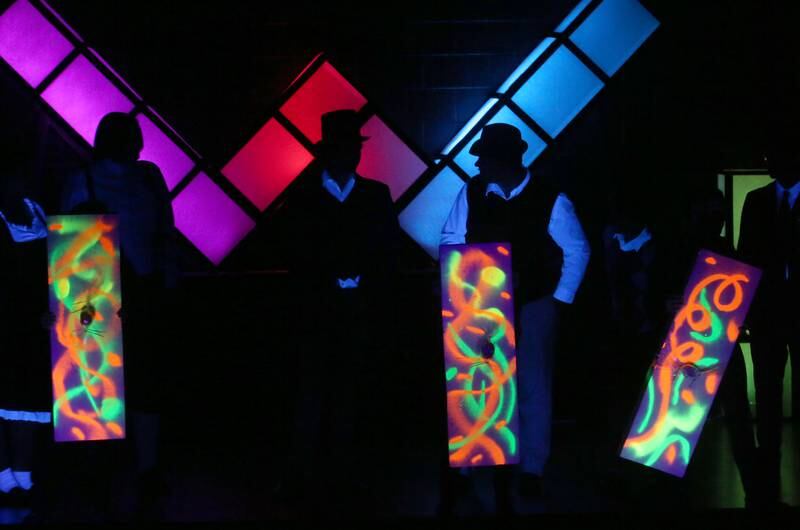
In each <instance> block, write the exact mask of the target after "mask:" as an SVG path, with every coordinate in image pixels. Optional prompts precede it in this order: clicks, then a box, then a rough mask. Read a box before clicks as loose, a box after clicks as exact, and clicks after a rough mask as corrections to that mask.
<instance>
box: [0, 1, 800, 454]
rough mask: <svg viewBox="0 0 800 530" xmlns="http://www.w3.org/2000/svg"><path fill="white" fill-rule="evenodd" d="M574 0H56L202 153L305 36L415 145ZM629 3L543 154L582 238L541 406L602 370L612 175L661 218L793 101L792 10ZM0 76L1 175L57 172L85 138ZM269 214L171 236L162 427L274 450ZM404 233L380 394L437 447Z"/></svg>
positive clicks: (280, 408) (284, 392) (277, 431)
mask: <svg viewBox="0 0 800 530" xmlns="http://www.w3.org/2000/svg"><path fill="white" fill-rule="evenodd" d="M8 3H9V2H8V1H7V0H2V1H0V7H4V6H5V5H7V4H8ZM574 3H575V2H562V1H543V2H516V3H510V2H509V3H495V2H492V3H488V2H486V3H483V4H477V3H475V4H462V3H459V4H458V5H455V4H454V5H441V4H440V3H436V2H416V1H410V2H405V3H403V4H402V5H394V6H391V10H390V11H387V10H386V9H385V6H384V5H379V4H371V5H362V4H356V3H342V2H335V3H334V2H330V3H328V4H324V5H320V4H317V3H312V2H304V1H293V2H291V3H287V4H286V5H284V6H277V7H276V6H275V5H273V2H194V1H186V0H182V1H175V2H155V1H141V0H139V1H135V2H134V1H115V2H106V1H100V0H53V1H52V5H53V6H54V7H55V9H56V10H57V11H58V12H59V13H61V14H62V15H63V16H64V18H65V19H66V20H67V21H68V22H69V23H70V24H71V25H72V26H74V27H75V28H76V30H77V31H78V32H79V33H80V34H81V35H82V36H83V37H84V38H85V39H86V40H87V41H88V42H89V43H90V45H92V46H93V47H95V48H96V49H97V50H98V51H99V53H100V54H101V55H102V56H104V57H105V58H106V60H108V62H109V63H110V64H112V65H113V66H114V68H115V69H116V70H117V71H118V72H120V73H121V74H122V76H123V77H124V78H125V79H126V80H128V82H129V83H130V84H131V85H132V86H133V87H134V88H135V89H136V90H137V91H138V92H139V93H141V94H143V95H144V97H145V98H146V99H147V100H148V101H149V102H150V103H151V104H152V105H153V106H154V108H156V109H157V110H158V111H159V113H161V114H162V115H163V116H164V117H165V118H166V119H167V121H168V122H170V123H171V124H172V125H173V126H175V127H176V129H177V130H179V131H181V132H182V134H184V135H185V136H186V137H187V139H188V140H189V142H190V143H191V144H193V145H194V146H195V148H196V149H197V150H198V151H200V152H201V153H203V155H204V156H205V157H207V158H208V159H209V160H210V161H211V162H212V163H214V164H216V165H218V166H221V165H222V164H223V163H224V162H225V161H227V160H228V159H229V158H230V157H231V156H232V155H233V154H234V153H235V152H236V150H237V149H238V148H239V147H240V146H241V145H242V144H243V143H244V142H245V141H246V140H247V139H248V138H249V137H250V136H251V135H252V134H253V132H254V131H256V130H257V129H258V128H259V127H260V126H261V125H262V124H263V123H264V121H265V120H266V119H267V117H268V116H269V115H270V113H271V111H272V109H273V105H274V102H275V99H276V98H277V97H278V95H279V94H280V93H281V91H282V90H283V89H284V88H285V87H286V86H287V85H288V84H289V83H290V82H291V80H292V79H293V78H294V77H295V76H296V75H297V74H298V73H299V71H300V70H301V69H302V68H303V67H304V66H305V65H306V64H307V63H308V62H309V61H310V60H311V59H312V58H313V57H314V56H315V55H316V54H317V53H318V52H320V51H325V52H327V53H328V54H329V57H330V58H331V60H332V61H333V63H334V64H335V65H336V67H337V68H339V69H340V70H341V71H342V72H343V73H344V74H345V76H346V77H348V79H350V80H351V81H352V82H353V83H354V84H355V85H356V86H357V87H359V88H360V89H363V91H364V92H365V93H366V94H367V95H368V96H369V98H370V101H371V102H372V103H374V104H375V105H376V106H377V107H378V108H379V109H380V110H381V111H382V112H384V113H385V114H386V115H387V117H388V118H390V119H391V121H392V122H393V123H395V124H397V125H398V127H399V128H400V129H401V130H403V131H404V132H405V133H406V134H407V135H408V136H409V137H410V138H411V139H412V140H413V141H414V142H416V143H417V144H418V145H419V146H420V147H421V148H423V149H424V150H425V151H427V152H428V153H431V154H433V153H436V152H437V151H438V150H439V149H440V148H441V147H442V146H443V145H444V144H445V143H446V142H447V141H448V140H449V138H451V137H452V135H453V134H455V132H456V131H457V130H458V129H459V128H460V127H461V125H463V123H464V122H465V121H466V120H467V119H468V118H469V117H470V116H471V115H472V113H473V112H474V111H475V110H476V109H477V108H478V107H479V106H480V104H481V103H482V102H483V101H485V99H486V97H487V94H488V93H489V92H490V91H491V90H493V89H494V88H496V87H497V86H498V85H499V84H500V83H501V82H502V80H503V79H504V78H505V77H506V76H507V75H508V73H509V72H510V71H511V70H513V68H514V67H515V66H516V65H517V64H518V63H519V62H520V61H521V60H522V59H523V58H524V57H525V55H527V53H528V52H529V51H530V49H532V47H533V46H534V45H536V44H537V43H538V42H539V41H540V40H541V39H542V37H543V36H544V35H545V34H546V33H547V32H548V31H549V30H551V29H552V28H553V27H555V25H556V24H557V23H558V21H559V20H560V19H561V18H563V17H564V16H565V15H566V13H567V12H568V11H569V10H570V9H571V7H572V5H573V4H574ZM643 3H644V4H645V5H646V6H647V7H648V8H650V9H651V11H652V12H653V13H654V14H655V16H656V17H657V18H658V19H659V20H660V21H661V22H662V26H661V27H660V28H659V29H658V30H657V32H656V33H655V35H654V36H653V37H652V38H651V39H650V40H649V41H648V42H647V43H646V44H645V45H644V46H643V47H642V48H641V49H640V51H639V52H637V53H636V54H635V55H634V56H633V58H632V59H631V60H630V61H629V62H628V63H627V64H626V65H625V66H624V68H623V69H622V70H621V71H620V72H619V73H618V74H617V75H615V76H614V78H613V79H612V80H611V83H610V85H609V86H608V87H607V88H606V89H604V90H603V91H602V92H601V93H600V95H599V96H598V97H596V98H595V100H594V101H592V103H591V104H590V105H589V107H588V108H587V109H586V110H585V111H584V112H583V113H582V114H581V115H580V116H579V118H578V119H576V120H575V121H574V122H573V123H572V124H571V125H570V126H569V127H568V128H567V130H566V131H565V132H564V133H563V134H562V135H560V136H559V139H558V141H557V144H556V145H555V147H554V148H551V149H549V150H548V151H547V152H546V154H545V155H544V156H543V157H542V160H541V167H542V170H543V171H547V172H550V173H552V175H553V178H556V179H558V180H559V182H560V183H561V184H562V185H563V186H564V187H565V188H566V189H567V190H568V191H569V192H570V193H571V195H572V196H573V198H574V200H575V202H576V204H577V206H578V209H579V213H580V214H581V216H582V217H583V219H584V222H585V225H586V229H587V232H588V233H589V235H590V238H591V239H592V244H593V247H594V249H595V251H594V258H593V262H592V264H591V266H590V269H589V272H588V274H587V279H586V283H585V285H584V288H583V289H582V291H581V293H580V296H579V299H578V301H577V304H576V307H575V308H574V309H573V311H572V313H571V314H570V315H569V318H568V322H567V326H568V328H569V329H571V330H572V331H576V332H573V333H569V334H566V335H565V339H564V340H563V341H562V346H561V350H560V353H559V364H558V366H557V383H556V413H557V416H558V417H559V418H574V417H576V416H579V415H580V411H581V408H582V405H581V403H582V400H583V398H585V397H586V396H587V395H588V394H589V393H590V389H591V386H592V384H593V381H595V380H596V378H597V373H598V372H597V370H598V369H599V370H608V369H609V368H608V367H609V363H608V359H605V360H604V359H598V358H597V355H598V352H599V351H601V350H602V346H601V345H602V337H603V333H604V330H605V329H606V323H605V321H604V320H603V315H604V314H606V313H607V311H606V307H607V296H606V294H605V285H604V281H603V274H602V261H601V255H600V249H599V245H598V236H599V234H600V231H601V230H602V227H603V223H604V221H605V219H606V218H607V217H608V215H609V204H610V202H609V197H610V195H611V194H612V192H614V191H618V190H628V191H631V190H633V191H632V192H633V193H636V194H639V195H640V196H641V198H642V201H643V203H646V204H649V206H650V207H648V208H647V211H648V212H649V215H650V217H651V218H652V219H651V221H652V222H653V223H656V224H658V225H659V226H661V227H662V229H663V230H664V231H666V233H667V234H668V233H669V232H670V227H671V226H673V224H674V222H675V221H676V219H677V218H678V217H679V216H680V215H681V207H682V204H683V203H684V199H685V196H686V194H687V193H689V192H690V191H689V190H690V189H691V186H692V185H695V184H697V183H698V182H702V183H703V184H705V185H713V181H714V175H715V171H716V170H718V169H721V168H734V167H762V166H763V160H762V154H763V149H762V146H761V138H762V136H763V130H764V128H763V123H764V119H763V117H764V115H765V113H766V112H767V110H766V109H767V108H768V107H769V108H771V109H774V108H776V107H777V108H783V107H785V108H786V111H785V115H786V117H787V120H791V119H792V116H794V114H793V111H791V110H790V109H791V107H792V106H793V104H794V99H795V97H796V96H795V95H796V93H797V77H796V76H797V73H796V72H798V71H800V70H798V68H797V65H798V53H797V52H798V48H797V45H796V44H795V40H794V39H795V37H793V36H791V33H790V29H791V28H789V27H788V24H785V23H784V24H781V23H779V22H780V21H791V20H792V19H795V20H796V18H795V17H794V16H793V13H787V12H783V11H782V10H783V9H784V8H785V4H784V3H775V4H769V5H767V6H764V5H763V4H764V3H762V2H755V1H753V2H739V1H737V2H703V3H700V2H674V1H669V0H661V1H655V0H650V1H644V2H643ZM776 5H779V7H776ZM0 91H1V92H0V100H1V101H2V111H0V137H1V138H2V140H3V141H2V158H0V169H2V171H1V172H0V173H2V174H3V175H4V178H23V179H25V180H26V181H29V182H31V183H33V185H34V187H36V186H37V185H38V186H43V188H44V189H45V190H46V191H52V190H55V189H57V186H58V180H59V176H60V175H62V174H63V173H64V172H65V171H67V170H68V169H69V168H70V167H75V166H77V165H78V164H80V163H81V160H82V159H83V158H84V157H85V152H82V148H81V146H80V145H78V144H75V143H74V142H73V140H71V139H70V137H69V135H65V134H63V132H62V131H60V130H59V128H58V127H57V126H54V125H53V124H52V123H51V122H50V121H49V119H48V118H47V116H46V115H45V114H44V113H42V112H41V106H40V103H38V101H37V98H36V97H35V96H33V95H32V94H31V93H30V91H29V90H28V89H27V87H25V86H23V85H22V83H20V82H19V80H18V79H16V78H15V77H14V76H13V75H11V74H10V73H9V72H8V69H7V67H6V66H5V65H2V66H0ZM12 151H13V152H12ZM4 160H5V161H6V163H4ZM20 160H21V164H19V165H17V168H16V169H13V168H12V167H10V166H12V165H15V164H14V162H16V161H20ZM12 169H13V170H12ZM46 195H47V193H46ZM51 195H52V194H51ZM50 200H52V197H45V202H49V201H50ZM268 232H269V230H268V225H267V226H265V227H263V229H262V230H259V231H257V232H256V233H254V235H253V236H252V237H250V238H248V239H247V240H246V241H245V242H244V243H243V244H242V246H241V248H239V249H237V250H236V251H235V252H234V254H233V255H232V256H231V257H230V259H229V260H228V261H226V262H225V263H224V264H223V267H221V268H220V269H219V270H216V271H215V270H212V269H211V268H210V267H209V265H208V263H207V262H205V261H204V260H203V259H202V257H200V256H199V255H198V254H197V253H196V252H195V251H193V250H192V249H190V248H188V247H187V248H186V249H185V252H184V258H183V259H184V263H183V267H184V271H185V272H186V273H187V276H186V278H185V280H184V283H183V285H182V287H181V290H180V293H181V297H182V301H181V308H180V310H179V311H178V312H176V313H175V314H171V315H168V316H165V318H170V319H171V321H174V328H173V329H174V335H173V336H172V337H170V338H171V339H172V340H170V341H169V343H170V344H172V349H171V350H170V351H168V352H165V359H164V366H163V368H164V370H165V373H167V374H168V380H169V382H170V383H169V387H170V392H169V394H170V401H169V403H168V404H167V409H168V412H169V417H170V422H169V428H168V429H167V432H168V434H169V437H170V439H173V440H175V441H179V442H180V443H183V444H188V445H191V444H199V443H201V442H199V441H198V440H205V441H206V442H210V443H212V444H223V445H224V444H228V445H231V444H238V445H243V446H249V447H251V448H252V447H259V448H270V449H275V448H280V447H283V446H284V443H285V436H284V434H285V427H286V410H287V407H286V405H287V403H288V399H290V396H291V389H292V388H293V381H294V380H295V378H297V377H302V374H297V373H295V372H294V371H293V359H292V358H291V353H290V352H291V348H290V345H291V344H292V342H293V341H297V340H302V337H291V336H287V334H286V332H285V330H286V329H287V325H286V322H287V320H288V319H294V318H302V315H294V314H290V313H287V312H286V310H285V308H286V303H287V300H288V297H289V296H291V293H289V292H287V289H286V287H285V281H284V280H285V278H284V277H283V276H282V275H280V274H272V273H269V272H267V271H268V269H270V268H271V267H272V266H273V265H275V264H276V263H279V262H280V259H279V257H276V256H271V255H270V252H269V247H268V240H269V235H268ZM406 243H407V244H406V253H405V257H404V263H403V264H402V268H403V269H404V270H405V271H406V272H407V274H406V275H405V276H404V278H403V282H404V288H403V289H401V290H400V292H401V293H403V297H402V299H401V300H399V301H398V303H399V304H400V307H402V308H403V309H404V311H403V315H404V322H403V327H404V329H407V330H413V332H411V333H407V334H404V335H403V336H402V337H387V340H389V341H393V342H395V343H397V345H398V349H399V350H401V351H402V352H403V355H404V357H403V362H402V364H401V367H400V368H399V369H398V370H397V371H396V372H395V373H397V374H399V375H398V377H399V378H400V379H401V380H400V381H398V384H397V386H398V389H399V390H398V392H400V395H402V399H403V400H404V403H405V408H406V409H407V410H408V411H414V412H413V413H412V412H408V416H407V417H404V418H402V421H399V422H398V423H399V424H400V425H404V424H409V425H411V424H413V425H414V429H415V432H417V433H420V432H423V433H426V434H424V436H423V437H426V439H428V440H429V442H430V445H431V446H435V445H436V443H437V442H436V440H438V439H441V440H443V439H444V438H443V436H444V435H443V433H442V431H441V429H443V421H444V420H443V416H442V414H443V405H444V399H443V387H442V385H441V374H442V366H441V346H440V342H439V340H440V339H439V336H438V329H439V325H440V324H439V319H438V316H437V314H438V312H437V309H436V308H437V293H436V287H435V286H436V283H437V281H436V272H435V265H434V264H433V263H432V262H431V261H430V260H429V259H428V258H427V257H426V255H425V254H424V253H423V252H422V251H421V250H419V249H418V248H417V247H416V246H415V245H414V244H413V242H411V241H410V240H409V241H407V242H406ZM220 271H223V272H224V273H225V274H219V272H220ZM259 271H260V272H259ZM7 280H8V279H5V281H7ZM308 303H309V307H310V308H312V309H313V300H312V301H309V302H308ZM600 373H602V372H600ZM603 375H608V374H603ZM265 403H267V404H269V406H264V404H265ZM430 404H433V405H434V406H430ZM420 411H421V412H420ZM399 420H400V419H399ZM440 435H441V436H442V438H437V436H440ZM411 438H413V437H412V436H410V435H409V437H408V439H411ZM188 445H187V447H188Z"/></svg>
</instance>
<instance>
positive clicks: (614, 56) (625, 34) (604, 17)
mask: <svg viewBox="0 0 800 530" xmlns="http://www.w3.org/2000/svg"><path fill="white" fill-rule="evenodd" d="M657 27H658V20H656V19H655V17H653V15H651V14H650V12H649V11H647V9H645V8H644V7H642V5H641V4H640V3H639V2H637V1H636V0H605V1H604V2H603V3H602V4H600V5H599V6H598V7H597V9H595V10H594V11H593V12H592V14H591V15H589V17H588V18H587V19H586V20H585V21H584V23H583V24H581V25H580V26H579V27H578V28H577V29H576V30H575V31H574V32H573V33H572V35H571V36H570V40H572V42H574V43H575V44H576V45H577V46H578V47H579V48H580V49H581V50H583V52H584V53H586V55H588V56H589V58H591V59H592V61H594V62H595V63H597V66H599V67H600V68H602V70H603V71H604V72H605V73H606V74H608V75H609V76H611V75H614V73H615V72H616V71H617V70H619V68H620V67H621V66H622V65H623V64H625V61H627V60H628V58H630V56H631V55H633V53H634V52H635V51H636V50H637V49H639V46H641V45H642V43H643V42H644V41H645V40H647V38H648V37H649V36H650V35H651V34H652V33H653V31H655V29H656V28H657Z"/></svg>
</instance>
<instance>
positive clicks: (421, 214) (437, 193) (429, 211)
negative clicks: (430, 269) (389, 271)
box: [398, 167, 465, 259]
mask: <svg viewBox="0 0 800 530" xmlns="http://www.w3.org/2000/svg"><path fill="white" fill-rule="evenodd" d="M464 186H465V184H464V181H463V180H461V179H460V178H458V175H456V174H455V173H454V172H453V170H452V169H450V168H448V167H445V168H444V169H443V170H442V171H440V172H439V174H438V175H436V177H434V179H433V180H432V181H431V182H430V183H429V184H428V185H427V186H425V189H423V190H422V191H421V192H420V193H419V195H417V196H416V197H414V200H413V201H411V203H410V204H409V205H408V206H406V208H405V210H403V211H402V212H401V213H400V215H399V216H398V219H399V221H400V226H402V227H403V230H405V231H406V232H407V233H408V235H410V236H411V237H412V238H413V239H414V241H416V242H417V243H419V244H420V246H422V248H424V249H425V251H426V252H427V253H428V254H430V255H431V256H432V257H433V258H434V259H435V258H438V257H439V240H440V239H441V236H442V227H444V223H445V221H447V216H448V215H450V210H451V209H452V208H453V204H454V203H455V201H456V197H457V196H458V192H460V191H461V188H463V187H464Z"/></svg>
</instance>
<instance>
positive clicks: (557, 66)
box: [511, 46, 603, 138]
mask: <svg viewBox="0 0 800 530" xmlns="http://www.w3.org/2000/svg"><path fill="white" fill-rule="evenodd" d="M602 88H603V82H602V81H600V79H598V78H597V76H596V75H594V74H593V73H592V71H591V70H589V69H588V68H587V67H586V66H585V65H584V64H583V63H582V62H581V61H580V60H579V59H578V58H577V57H575V55H573V54H572V52H570V51H569V50H567V49H566V48H565V47H563V46H561V47H560V48H558V50H556V52H555V53H554V54H553V55H552V56H551V57H550V58H549V59H547V61H545V63H544V64H543V65H542V66H541V68H539V69H538V70H537V71H536V72H535V73H534V74H533V76H532V77H531V78H530V79H528V80H527V81H526V82H525V84H524V85H522V86H521V87H520V89H519V90H518V91H517V93H516V94H514V96H513V97H512V98H511V99H512V100H513V101H514V103H516V104H517V105H519V106H520V108H522V110H524V111H525V112H527V113H528V114H529V115H530V117H531V118H533V119H534V121H536V122H537V123H538V124H539V125H541V126H542V128H543V129H544V130H545V131H546V132H547V134H549V135H550V136H552V137H554V138H555V137H556V136H557V135H558V133H560V132H561V131H562V130H563V129H564V127H566V126H567V124H569V122H570V121H572V119H573V118H574V117H575V116H576V115H577V114H578V113H579V112H580V111H581V109H583V107H585V106H586V104H587V103H589V101H591V99H592V98H593V97H594V95H595V94H597V93H598V92H599V91H600V89H602Z"/></svg>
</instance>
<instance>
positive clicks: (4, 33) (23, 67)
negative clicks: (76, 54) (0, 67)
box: [0, 0, 74, 88]
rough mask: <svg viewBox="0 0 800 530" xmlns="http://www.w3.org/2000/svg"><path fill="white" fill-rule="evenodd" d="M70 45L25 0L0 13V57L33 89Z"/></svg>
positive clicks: (68, 50) (71, 47)
mask: <svg viewBox="0 0 800 530" xmlns="http://www.w3.org/2000/svg"><path fill="white" fill-rule="evenodd" d="M73 48H74V47H73V46H72V44H71V43H70V42H69V40H67V38H66V37H64V36H63V35H62V34H61V32H60V31H58V30H57V29H56V28H55V27H53V25H52V24H50V22H48V21H47V19H45V18H44V16H42V14H41V13H39V11H38V10H37V9H36V8H35V7H33V6H32V5H31V4H30V3H29V2H28V1H27V0H17V1H16V2H14V4H12V5H11V6H10V7H9V8H8V9H6V11H5V12H4V13H3V14H2V15H0V57H2V58H3V59H5V61H6V62H7V63H8V64H9V65H10V66H11V67H12V68H13V69H14V70H16V71H17V73H18V74H19V75H20V76H22V78H23V79H24V80H25V81H27V82H28V84H30V85H31V86H32V87H34V88H35V87H36V86H38V85H39V83H41V82H42V81H43V80H44V78H45V77H47V75H48V74H49V73H50V72H52V71H53V69H54V68H55V67H56V66H57V65H58V64H59V63H60V62H61V61H63V60H64V58H65V57H66V56H67V55H69V53H70V52H71V51H72V49H73Z"/></svg>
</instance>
